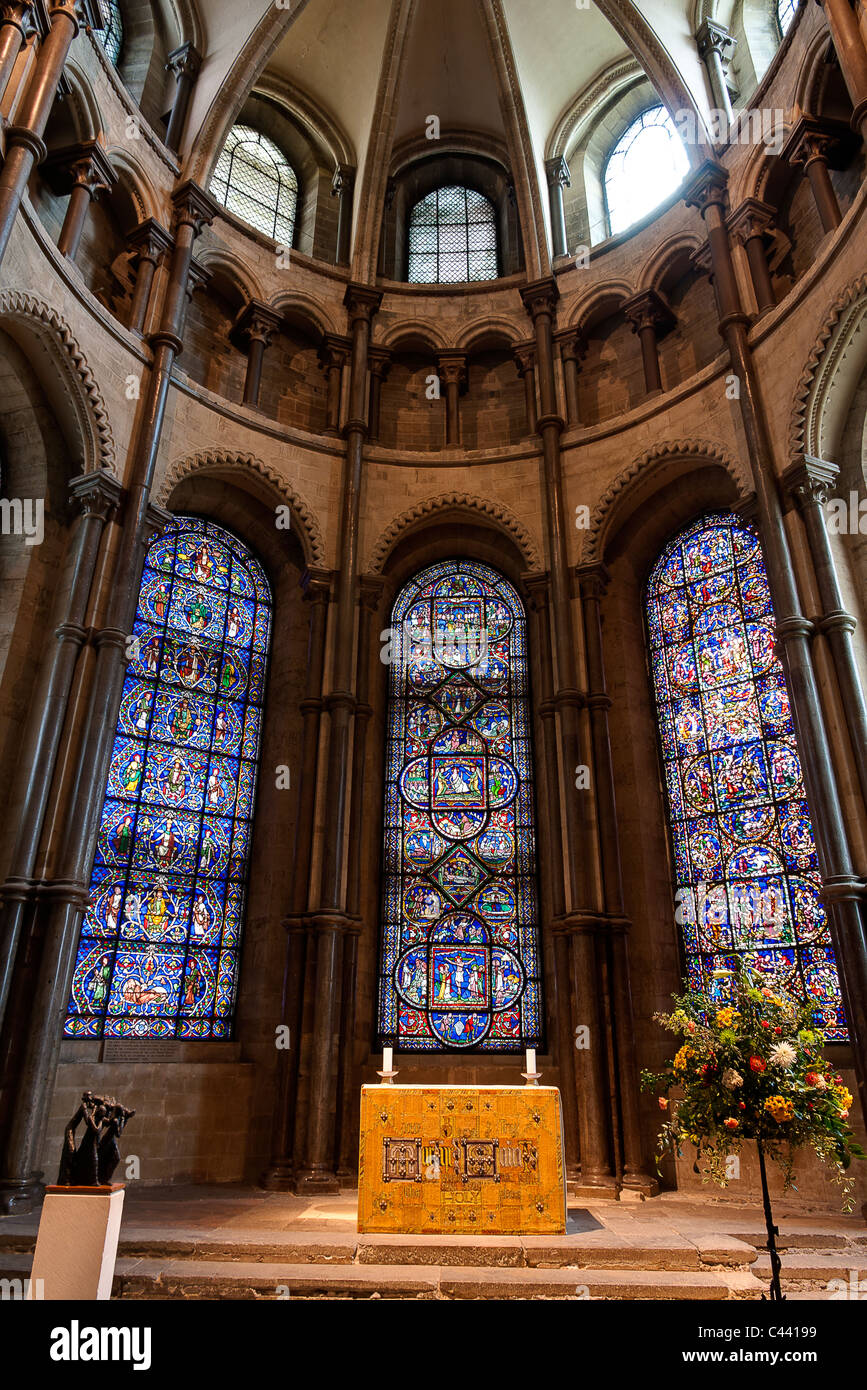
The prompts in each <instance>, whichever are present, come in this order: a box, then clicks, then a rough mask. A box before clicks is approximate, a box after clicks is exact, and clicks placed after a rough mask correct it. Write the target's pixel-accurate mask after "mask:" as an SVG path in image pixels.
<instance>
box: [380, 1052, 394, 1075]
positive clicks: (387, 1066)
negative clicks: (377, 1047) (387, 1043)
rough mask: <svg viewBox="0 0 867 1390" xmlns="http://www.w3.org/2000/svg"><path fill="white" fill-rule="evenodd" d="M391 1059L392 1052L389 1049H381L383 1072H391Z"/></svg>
mask: <svg viewBox="0 0 867 1390" xmlns="http://www.w3.org/2000/svg"><path fill="white" fill-rule="evenodd" d="M391 1059H392V1050H391V1048H390V1047H384V1048H383V1049H382V1070H383V1071H384V1072H389V1071H392V1070H393V1068H392V1065H391Z"/></svg>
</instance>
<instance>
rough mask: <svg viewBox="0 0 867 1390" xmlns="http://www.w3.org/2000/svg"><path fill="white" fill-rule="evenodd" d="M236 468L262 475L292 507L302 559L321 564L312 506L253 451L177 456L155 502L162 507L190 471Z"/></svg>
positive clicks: (319, 538) (322, 558)
mask: <svg viewBox="0 0 867 1390" xmlns="http://www.w3.org/2000/svg"><path fill="white" fill-rule="evenodd" d="M235 470H237V471H238V472H243V471H244V470H252V471H253V472H255V473H258V474H259V475H260V477H262V478H264V479H265V480H266V481H267V482H268V483H269V484H270V485H271V487H273V488H274V490H275V492H276V493H277V494H278V495H279V496H280V497H281V498H282V499H283V501H284V502H285V503H286V504H287V505H288V506H289V507H291V508H292V512H293V515H294V516H296V517H297V518H298V521H299V522H300V523H301V529H302V531H303V536H304V539H303V542H302V544H303V546H304V552H305V559H306V560H307V562H308V564H310V565H316V566H321V565H322V564H324V561H325V544H324V542H323V540H322V530H321V528H320V525H319V522H318V521H317V519H316V516H315V515H314V513H313V511H312V510H311V508H310V507H309V506H308V504H307V503H306V502H305V501H304V498H303V497H302V496H301V495H300V493H298V492H296V490H295V488H294V487H293V486H292V484H291V483H288V482H287V481H286V479H285V478H283V477H281V476H280V474H279V473H278V472H277V470H276V469H275V468H272V467H271V466H270V465H269V464H267V463H263V461H262V460H261V459H258V458H256V457H255V455H253V454H243V453H234V452H232V451H231V450H222V449H208V450H205V451H204V452H202V453H200V454H192V455H189V456H188V457H186V458H182V459H177V460H176V461H175V462H174V463H173V464H171V466H170V467H169V470H168V472H167V473H166V476H165V478H164V479H163V482H162V485H161V487H160V488H159V492H158V495H157V501H158V502H159V504H160V505H161V506H166V505H167V504H168V501H169V498H170V497H171V495H172V493H173V491H174V490H175V488H176V487H177V486H178V484H179V483H180V482H182V481H183V479H184V478H189V477H190V476H191V475H192V474H193V473H199V472H206V471H207V472H213V473H214V474H215V475H216V474H222V475H225V474H226V473H232V472H233V471H235Z"/></svg>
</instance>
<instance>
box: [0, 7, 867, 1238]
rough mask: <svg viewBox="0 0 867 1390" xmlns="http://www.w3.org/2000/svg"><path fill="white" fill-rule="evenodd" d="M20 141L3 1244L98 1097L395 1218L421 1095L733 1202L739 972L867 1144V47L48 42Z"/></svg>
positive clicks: (765, 18) (0, 1132)
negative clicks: (668, 1159)
mask: <svg viewBox="0 0 867 1390" xmlns="http://www.w3.org/2000/svg"><path fill="white" fill-rule="evenodd" d="M0 111H2V116H3V137H2V138H3V164H2V169H0V258H2V262H0V382H2V390H0V470H2V498H3V501H2V534H0V575H2V581H3V584H2V601H0V812H2V823H3V825H4V826H5V827H6V831H5V833H4V835H3V837H2V843H0V885H2V886H0V947H2V974H0V1073H2V1076H0V1200H2V1209H3V1211H5V1212H27V1211H28V1210H29V1209H30V1208H31V1207H32V1205H33V1204H34V1202H36V1200H37V1199H38V1196H39V1184H40V1174H43V1173H45V1174H49V1173H50V1171H51V1168H52V1167H53V1161H54V1151H55V1148H56V1144H57V1140H58V1136H59V1135H60V1133H61V1131H62V1127H63V1123H64V1122H65V1120H66V1118H67V1116H68V1114H69V1113H71V1111H72V1109H73V1108H74V1107H73V1101H74V1098H75V1097H76V1095H80V1093H81V1091H82V1089H83V1088H84V1087H85V1086H93V1085H94V1082H95V1080H96V1079H98V1081H99V1085H100V1086H102V1087H103V1088H104V1089H105V1092H106V1093H117V1094H119V1095H121V1096H122V1097H123V1098H124V1099H125V1100H126V1101H127V1103H129V1104H131V1105H134V1106H135V1108H136V1110H137V1116H138V1118H137V1129H136V1152H137V1155H138V1157H139V1159H140V1163H141V1179H142V1181H143V1182H145V1183H154V1184H165V1183H182V1182H199V1183H232V1182H234V1183H241V1182H243V1183H248V1184H255V1183H260V1184H262V1185H263V1186H265V1187H266V1188H271V1189H284V1190H292V1191H296V1192H302V1193H303V1192H310V1193H318V1192H326V1193H327V1192H336V1191H338V1190H339V1188H340V1187H341V1186H344V1187H351V1186H352V1185H353V1182H354V1181H355V1179H356V1174H357V1168H356V1162H357V1148H358V1096H359V1089H360V1086H361V1084H362V1083H363V1082H364V1081H373V1080H375V1074H376V1071H377V1069H378V1067H379V1059H380V1057H381V1049H382V1047H383V1045H391V1046H393V1047H394V1049H395V1052H396V1064H397V1066H398V1068H399V1071H400V1074H401V1080H403V1081H428V1080H431V1081H436V1082H442V1083H446V1082H468V1083H470V1082H472V1083H479V1082H488V1081H489V1082H494V1083H497V1082H503V1083H510V1082H516V1081H517V1079H518V1076H519V1073H520V1071H521V1070H522V1067H523V1049H524V1048H525V1047H528V1046H529V1047H533V1048H535V1049H536V1055H537V1058H538V1061H539V1065H540V1070H541V1072H542V1073H543V1077H544V1079H545V1080H546V1081H548V1082H551V1083H552V1084H556V1085H558V1086H559V1087H560V1090H561V1093H562V1096H563V1106H564V1121H565V1147H566V1158H567V1167H568V1178H569V1182H570V1184H571V1188H572V1191H573V1192H574V1193H584V1194H596V1195H603V1196H605V1195H608V1196H612V1197H613V1196H616V1195H618V1194H620V1193H625V1194H627V1195H628V1193H629V1192H630V1191H632V1192H633V1193H640V1194H642V1195H645V1196H647V1197H652V1196H653V1195H654V1194H655V1193H656V1192H657V1191H658V1190H659V1187H660V1185H662V1186H663V1187H667V1188H674V1187H680V1188H682V1189H685V1190H687V1191H690V1190H697V1188H698V1181H699V1180H698V1179H697V1178H696V1177H695V1175H694V1173H693V1171H692V1164H691V1157H690V1156H687V1157H685V1158H684V1159H683V1161H682V1162H678V1163H677V1164H675V1163H673V1162H672V1163H668V1164H666V1165H663V1168H662V1171H661V1173H657V1171H656V1169H655V1166H654V1148H655V1140H656V1132H657V1129H658V1125H659V1112H658V1109H657V1108H656V1101H655V1099H654V1098H653V1097H649V1098H648V1097H647V1096H643V1095H642V1094H641V1093H640V1090H639V1086H638V1073H639V1071H640V1069H641V1068H642V1067H648V1068H654V1067H657V1066H658V1065H660V1064H661V1063H662V1061H663V1060H664V1058H665V1056H666V1055H667V1054H666V1046H667V1044H666V1039H665V1036H664V1034H662V1032H661V1030H660V1029H659V1028H658V1026H657V1025H656V1024H655V1023H654V1021H653V1015H654V1013H655V1012H658V1011H659V1010H660V1009H662V1008H664V1007H665V1006H666V1004H667V1002H668V1000H669V998H670V996H671V994H672V992H674V991H676V990H677V989H678V988H679V986H680V983H681V980H682V979H683V978H684V977H686V976H688V977H689V978H690V979H691V980H692V981H693V982H694V983H696V984H702V983H707V981H708V980H709V979H710V978H711V977H712V974H713V971H714V969H715V968H716V967H717V966H718V965H719V964H720V963H721V962H722V963H723V964H725V963H731V961H732V960H733V959H734V958H735V957H737V956H738V955H741V956H746V957H747V958H748V959H750V960H751V961H752V963H753V964H754V965H756V966H757V967H758V968H761V969H762V970H764V971H765V972H766V973H767V975H768V978H769V979H774V980H780V981H782V982H784V983H785V984H786V985H787V986H789V987H791V988H793V989H795V990H796V991H798V992H801V993H803V994H805V995H806V996H807V997H808V998H809V999H810V1000H811V1002H812V1004H813V1007H814V1016H815V1019H816V1023H817V1026H818V1027H819V1028H821V1030H822V1031H823V1032H824V1034H825V1037H826V1040H827V1053H828V1056H829V1057H830V1058H831V1059H832V1060H833V1061H834V1064H835V1066H836V1067H838V1068H839V1070H840V1072H841V1073H842V1074H843V1075H844V1077H845V1079H846V1082H847V1084H848V1085H849V1088H850V1089H851V1090H852V1092H853V1093H854V1094H855V1095H856V1096H858V1097H859V1100H858V1101H857V1102H856V1105H855V1107H854V1108H853V1124H854V1126H855V1128H856V1130H857V1131H859V1132H861V1131H863V1123H862V1115H863V1105H864V1102H865V1095H867V1092H865V1086H867V701H865V696H864V686H863V680H862V676H863V673H864V669H865V661H867V649H865V645H864V632H865V618H867V612H865V593H867V542H865V540H864V536H865V535H867V520H865V519H864V514H865V513H867V506H865V503H864V501H863V500H862V499H864V498H865V497H867V476H865V465H867V331H865V324H867V276H865V273H864V264H865V245H867V239H865V238H867V232H865V228H867V182H865V173H867V150H865V138H867V29H865V25H864V9H863V6H862V5H859V4H853V3H852V0H821V3H819V4H815V3H810V4H807V3H802V4H800V5H796V4H794V3H784V4H781V5H780V6H777V7H775V6H773V5H761V6H760V5H757V4H752V3H749V2H748V0H737V3H736V4H734V5H732V4H731V3H729V2H728V0H695V3H693V0H673V2H672V0H640V3H638V4H631V3H622V2H621V0H597V3H595V4H591V5H589V6H588V7H586V8H584V7H581V6H576V5H575V4H574V0H532V3H530V2H529V0H436V3H434V0H365V3H364V4H363V5H358V4H351V3H349V0H297V2H296V3H293V4H292V5H289V6H285V7H280V8H278V7H277V6H275V5H274V4H272V3H270V2H269V0H249V2H248V3H246V4H243V5H239V4H237V3H232V0H208V3H207V4H204V3H194V0H112V3H111V4H108V5H102V6H100V5H99V4H98V3H97V0H56V3H54V4H53V5H51V6H50V7H49V6H47V5H46V4H45V3H44V0H19V3H14V4H8V5H4V6H2V7H0ZM841 518H842V520H841ZM708 884H710V885H711V886H712V887H714V889H715V891H716V893H717V901H718V900H719V893H720V892H721V893H722V895H723V897H722V901H723V903H724V904H725V902H726V894H728V901H729V903H732V902H734V901H735V900H737V901H738V903H739V904H740V908H739V911H738V915H737V919H736V920H735V921H734V924H733V925H732V922H731V921H730V920H729V918H728V917H727V915H726V912H725V910H723V912H722V913H721V914H720V913H719V912H716V913H715V912H711V913H710V914H707V913H705V914H704V915H702V913H699V914H698V916H697V918H696V917H693V919H692V920H691V921H689V920H687V921H686V923H684V922H683V921H682V920H681V917H682V914H680V913H678V914H677V915H676V912H675V907H676V903H680V904H681V905H682V902H683V898H684V894H686V895H687V896H689V895H693V899H694V900H697V898H696V895H697V894H698V893H699V892H700V891H701V890H702V888H703V887H707V885H708ZM769 895H770V896H771V897H772V898H773V901H774V903H775V910H774V912H773V913H772V914H771V920H770V921H766V920H765V919H764V917H763V915H762V910H761V904H762V903H765V904H766V903H767V901H768V896H769ZM757 902H758V903H759V907H756V903H757ZM744 903H746V904H747V907H746V908H744ZM456 943H463V944H464V945H466V946H467V948H468V949H467V950H464V951H462V952H454V951H453V952H452V955H451V957H448V952H446V953H445V955H444V954H443V953H442V952H441V951H439V950H438V948H439V947H440V946H441V945H443V944H445V945H446V946H448V945H452V946H454V945H455V944H456ZM470 946H471V947H472V949H469V947H470ZM447 957H448V958H449V959H452V960H454V959H457V958H459V960H460V962H462V963H459V965H458V966H457V967H456V968H455V969H453V970H452V973H451V975H449V973H448V967H447V965H444V964H443V961H444V960H446V958H447ZM585 1030H589V1037H590V1038H591V1039H592V1045H591V1046H590V1047H581V1046H576V1040H577V1039H579V1037H580V1036H581V1035H582V1033H583V1032H584V1031H585ZM860 1181H861V1182H862V1184H863V1178H861V1179H860ZM739 1191H740V1193H743V1194H754V1193H755V1191H756V1173H755V1171H754V1167H753V1165H752V1163H751V1162H750V1161H749V1160H748V1161H747V1162H746V1163H745V1164H744V1169H743V1173H742V1177H741V1188H740V1190H739ZM801 1191H802V1192H805V1193H806V1194H807V1195H808V1197H809V1199H810V1200H811V1201H813V1202H814V1203H816V1204H819V1205H821V1204H822V1203H827V1204H829V1205H833V1204H834V1202H835V1194H834V1193H833V1192H830V1194H829V1190H828V1187H827V1184H826V1182H825V1179H824V1177H823V1175H822V1173H821V1172H820V1171H819V1170H818V1168H811V1167H809V1165H808V1166H807V1167H806V1168H805V1170H804V1172H803V1174H802V1178H801ZM862 1200H863V1193H862Z"/></svg>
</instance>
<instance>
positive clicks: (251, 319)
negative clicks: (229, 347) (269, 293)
mask: <svg viewBox="0 0 867 1390" xmlns="http://www.w3.org/2000/svg"><path fill="white" fill-rule="evenodd" d="M282 322H283V316H282V314H280V313H279V311H278V310H277V309H272V307H271V305H270V304H263V303H262V301H261V300H260V299H250V300H248V302H247V303H246V304H245V305H244V308H243V309H242V310H241V312H240V314H239V315H238V317H237V319H236V320H235V324H234V327H233V329H232V332H233V334H235V335H237V337H238V338H239V339H240V340H241V341H242V342H248V343H250V342H260V343H264V344H265V346H266V347H269V346H270V343H271V339H272V338H273V336H274V334H275V333H277V332H278V331H279V328H280V324H281V323H282Z"/></svg>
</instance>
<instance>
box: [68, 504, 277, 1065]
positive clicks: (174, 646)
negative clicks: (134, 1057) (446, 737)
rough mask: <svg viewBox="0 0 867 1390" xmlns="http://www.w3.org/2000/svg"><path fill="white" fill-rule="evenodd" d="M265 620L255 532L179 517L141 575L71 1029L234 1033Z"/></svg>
mask: <svg viewBox="0 0 867 1390" xmlns="http://www.w3.org/2000/svg"><path fill="white" fill-rule="evenodd" d="M270 629H271V594H270V590H269V586H268V581H267V579H266V577H265V574H264V572H263V570H262V568H261V566H260V565H259V563H258V562H257V561H256V560H255V559H254V558H253V556H252V555H251V554H250V552H249V550H247V548H246V546H244V545H243V544H242V543H241V542H240V541H239V540H238V539H237V538H236V537H235V536H233V535H231V534H230V532H228V531H225V530H223V529H222V527H219V526H215V525H213V524H212V523H211V522H208V521H201V520H199V519H197V518H195V517H178V518H175V519H174V520H173V521H172V522H171V523H170V525H169V526H168V527H167V528H166V530H165V532H164V533H163V535H162V536H161V537H159V538H158V539H157V540H155V541H154V542H153V544H152V545H151V547H150V549H149V551H148V555H147V561H146V564H145V569H144V575H143V578H142V585H141V592H140V595H139V604H138V614H137V617H136V623H135V637H136V638H137V640H138V651H137V654H136V655H135V656H134V658H133V660H132V661H131V663H130V666H129V669H128V671H127V675H126V679H125V682H124V687H123V698H122V700H121V706H120V714H119V717H118V724H117V733H116V736H115V741H114V748H113V751H112V758H111V768H110V771H109V776H108V787H107V789H106V796H105V803H104V806H103V811H102V819H101V821H100V830H99V841H98V846H97V853H96V859H95V862H94V868H93V876H92V879H91V885H90V905H89V907H88V909H87V913H86V916H85V919H84V923H83V926H82V931H81V940H80V942H79V947H78V956H77V960H76V966H75V974H74V977H73V983H72V993H71V998H70V1001H69V1010H68V1017H67V1021H66V1032H67V1034H69V1035H70V1036H72V1037H86V1038H100V1037H113V1038H124V1037H133V1038H228V1037H229V1036H230V1035H231V1030H232V1014H233V1010H234V1004H235V994H236V990H237V985H238V956H239V949H240V943H241V930H242V926H243V919H244V895H245V881H246V876H247V861H248V857H249V851H250V832H251V827H252V817H253V804H254V797H255V787H256V770H257V761H258V756H259V737H260V732H261V724H262V699H263V693H264V686H265V676H266V668H267V662H268V642H269V636H270Z"/></svg>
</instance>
